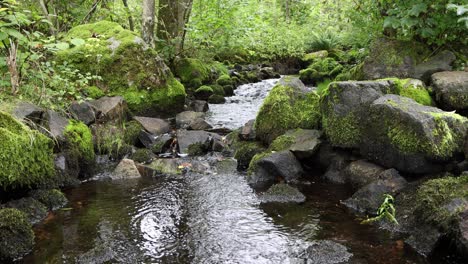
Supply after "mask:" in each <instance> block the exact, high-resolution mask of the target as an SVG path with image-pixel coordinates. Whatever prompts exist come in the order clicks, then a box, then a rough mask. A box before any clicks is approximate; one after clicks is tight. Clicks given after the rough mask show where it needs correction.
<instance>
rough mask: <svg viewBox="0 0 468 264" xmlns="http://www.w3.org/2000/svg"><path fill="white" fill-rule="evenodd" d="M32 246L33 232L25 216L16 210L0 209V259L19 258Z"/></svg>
mask: <svg viewBox="0 0 468 264" xmlns="http://www.w3.org/2000/svg"><path fill="white" fill-rule="evenodd" d="M33 244H34V232H33V230H32V227H31V224H30V223H29V222H28V220H27V217H26V215H25V214H24V213H23V212H21V211H19V210H17V209H12V208H6V209H0V259H3V260H13V259H17V258H20V257H22V256H24V255H26V254H27V253H28V252H30V251H31V250H32V248H33Z"/></svg>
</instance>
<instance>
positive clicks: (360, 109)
mask: <svg viewBox="0 0 468 264" xmlns="http://www.w3.org/2000/svg"><path fill="white" fill-rule="evenodd" d="M396 92H397V88H396V85H395V84H394V83H393V82H391V81H388V80H382V81H359V82H353V81H348V82H334V83H331V84H330V85H329V86H328V88H327V89H326V90H325V91H324V92H323V97H322V98H321V100H320V107H321V110H322V126H323V129H324V132H325V134H326V135H327V137H328V140H329V141H330V143H331V144H332V145H333V146H336V147H343V148H358V147H359V146H360V143H361V139H362V133H363V130H364V129H365V126H363V125H362V124H363V123H364V122H365V120H366V118H367V115H368V111H369V106H370V104H371V103H372V102H373V101H374V100H376V99H378V98H380V97H381V96H383V95H384V94H387V93H396Z"/></svg>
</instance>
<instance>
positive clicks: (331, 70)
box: [299, 58, 343, 84]
mask: <svg viewBox="0 0 468 264" xmlns="http://www.w3.org/2000/svg"><path fill="white" fill-rule="evenodd" d="M342 70H343V66H342V65H340V64H339V63H338V62H337V61H336V60H334V59H333V58H325V59H318V60H316V61H315V62H314V63H312V64H311V65H309V67H307V69H304V70H301V71H300V72H299V75H300V79H301V81H303V82H304V83H307V84H317V83H319V82H321V81H323V80H324V79H326V78H329V79H330V78H331V79H333V78H334V77H336V76H337V75H338V74H340V73H341V71H342Z"/></svg>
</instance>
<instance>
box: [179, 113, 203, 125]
mask: <svg viewBox="0 0 468 264" xmlns="http://www.w3.org/2000/svg"><path fill="white" fill-rule="evenodd" d="M204 117H205V114H204V113H201V112H193V111H185V112H182V113H179V114H177V115H176V124H177V127H178V128H186V127H187V126H188V125H190V123H192V121H194V120H196V119H198V118H204Z"/></svg>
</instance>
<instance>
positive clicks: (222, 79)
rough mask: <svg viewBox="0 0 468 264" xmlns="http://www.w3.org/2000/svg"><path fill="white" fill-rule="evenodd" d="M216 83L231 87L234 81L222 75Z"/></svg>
mask: <svg viewBox="0 0 468 264" xmlns="http://www.w3.org/2000/svg"><path fill="white" fill-rule="evenodd" d="M216 83H217V84H219V85H221V86H225V85H233V84H234V81H233V80H232V79H231V77H229V75H227V74H223V75H221V76H219V78H218V79H217V80H216Z"/></svg>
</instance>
